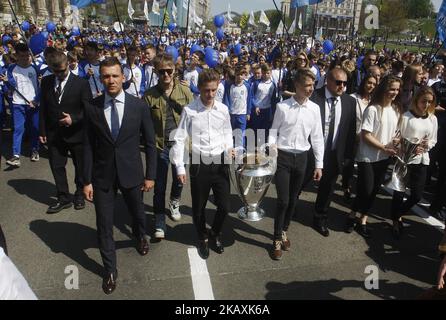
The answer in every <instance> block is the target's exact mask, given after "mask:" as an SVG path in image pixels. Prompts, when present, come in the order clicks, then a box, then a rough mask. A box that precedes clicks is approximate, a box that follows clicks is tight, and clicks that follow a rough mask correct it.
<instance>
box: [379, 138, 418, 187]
mask: <svg viewBox="0 0 446 320" xmlns="http://www.w3.org/2000/svg"><path fill="white" fill-rule="evenodd" d="M418 146H419V140H418V139H415V140H412V141H409V140H408V139H405V138H401V139H400V141H399V143H398V149H397V154H396V155H395V158H396V162H395V166H394V167H393V171H392V178H391V180H390V181H389V182H388V183H387V184H386V185H385V186H386V187H388V188H390V189H392V190H395V191H399V192H405V191H406V185H407V165H408V163H409V162H410V160H412V158H413V157H414V156H415V155H416V150H417V147H418Z"/></svg>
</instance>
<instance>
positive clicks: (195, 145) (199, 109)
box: [171, 98, 233, 174]
mask: <svg viewBox="0 0 446 320" xmlns="http://www.w3.org/2000/svg"><path fill="white" fill-rule="evenodd" d="M187 138H191V139H192V153H193V154H199V155H202V156H204V157H213V156H218V155H221V154H222V153H223V152H227V151H228V150H229V149H231V148H233V141H232V128H231V118H230V115H229V111H228V107H226V106H225V105H224V104H222V103H220V102H218V101H214V105H213V106H212V107H211V108H206V107H205V106H204V105H203V102H201V99H200V98H198V99H195V100H194V101H193V102H192V103H191V104H189V105H187V106H186V107H184V109H183V112H182V113H181V119H180V123H179V124H178V128H177V130H176V131H175V136H174V141H175V144H174V146H173V147H172V151H171V152H172V154H171V155H172V158H171V159H172V163H173V164H174V165H175V166H176V168H177V173H178V174H186V169H185V167H184V163H185V158H186V161H188V153H185V150H184V148H185V146H186V139H187Z"/></svg>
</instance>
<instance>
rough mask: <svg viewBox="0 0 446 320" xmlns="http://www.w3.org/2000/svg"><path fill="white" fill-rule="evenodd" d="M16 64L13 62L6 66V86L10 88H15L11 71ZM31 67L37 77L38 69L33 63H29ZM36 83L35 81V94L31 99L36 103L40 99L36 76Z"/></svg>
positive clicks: (15, 84)
mask: <svg viewBox="0 0 446 320" xmlns="http://www.w3.org/2000/svg"><path fill="white" fill-rule="evenodd" d="M16 66H17V64H15V63H14V64H11V65H10V66H9V67H8V73H7V74H8V82H7V86H8V88H10V89H12V90H14V89H17V83H16V81H15V79H14V77H13V71H14V69H15V67H16ZM31 67H32V68H34V70H35V71H36V75H37V77H38V76H39V69H38V68H37V67H36V66H35V65H33V64H31ZM36 83H37V94H36V96H35V97H34V98H33V99H32V101H34V102H37V103H38V102H39V101H40V87H39V79H38V78H36ZM21 93H23V92H21Z"/></svg>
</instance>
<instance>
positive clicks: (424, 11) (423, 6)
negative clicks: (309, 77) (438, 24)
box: [406, 0, 434, 19]
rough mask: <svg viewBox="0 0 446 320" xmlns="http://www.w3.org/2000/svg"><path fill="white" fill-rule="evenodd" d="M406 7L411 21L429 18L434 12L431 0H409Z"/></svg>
mask: <svg viewBox="0 0 446 320" xmlns="http://www.w3.org/2000/svg"><path fill="white" fill-rule="evenodd" d="M406 6H407V14H408V16H409V18H410V19H418V18H427V17H430V16H432V14H433V12H434V5H433V4H432V2H431V0H408V1H407V4H406Z"/></svg>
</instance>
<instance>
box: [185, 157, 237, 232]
mask: <svg viewBox="0 0 446 320" xmlns="http://www.w3.org/2000/svg"><path fill="white" fill-rule="evenodd" d="M189 172H190V180H191V194H192V214H193V216H192V217H193V222H194V226H195V228H196V229H197V234H198V239H199V240H204V239H207V238H208V232H207V229H206V215H205V208H206V203H207V201H208V198H209V193H210V191H211V189H212V192H213V193H214V198H215V204H216V206H217V213H216V214H215V218H214V222H213V224H212V231H213V232H214V233H216V234H219V233H221V230H222V227H223V222H224V220H225V218H226V216H227V214H228V212H229V208H230V207H229V205H230V203H229V201H230V193H231V187H230V183H229V168H228V165H225V164H214V163H212V164H204V163H202V162H201V163H200V164H191V165H190V168H189Z"/></svg>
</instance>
